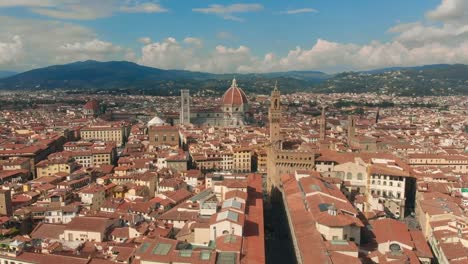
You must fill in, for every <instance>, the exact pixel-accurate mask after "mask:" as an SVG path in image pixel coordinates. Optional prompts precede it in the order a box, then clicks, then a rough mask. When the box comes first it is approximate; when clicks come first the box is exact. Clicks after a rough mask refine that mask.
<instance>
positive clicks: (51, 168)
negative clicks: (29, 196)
mask: <svg viewBox="0 0 468 264" xmlns="http://www.w3.org/2000/svg"><path fill="white" fill-rule="evenodd" d="M77 165H78V164H77V163H76V162H75V161H74V160H73V159H71V158H65V157H64V158H54V159H49V160H43V161H41V162H39V163H38V164H36V171H37V174H36V175H37V177H44V176H51V175H54V174H56V173H58V172H64V173H67V174H70V173H72V172H73V171H74V170H75V169H76V168H77V167H78V166H77Z"/></svg>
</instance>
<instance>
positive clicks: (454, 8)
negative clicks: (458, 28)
mask: <svg viewBox="0 0 468 264" xmlns="http://www.w3.org/2000/svg"><path fill="white" fill-rule="evenodd" d="M426 16H427V17H428V18H429V19H433V20H437V21H443V22H447V23H457V24H458V23H459V22H467V21H468V1H466V0H442V2H441V3H440V5H439V6H438V7H437V8H436V9H435V10H431V11H429V12H427V13H426Z"/></svg>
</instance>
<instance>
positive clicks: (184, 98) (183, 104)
mask: <svg viewBox="0 0 468 264" xmlns="http://www.w3.org/2000/svg"><path fill="white" fill-rule="evenodd" d="M179 123H180V124H181V125H188V124H190V94H189V90H180V117H179Z"/></svg>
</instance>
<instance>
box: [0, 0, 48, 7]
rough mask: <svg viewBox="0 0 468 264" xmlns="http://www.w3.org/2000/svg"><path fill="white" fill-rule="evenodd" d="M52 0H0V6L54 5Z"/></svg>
mask: <svg viewBox="0 0 468 264" xmlns="http://www.w3.org/2000/svg"><path fill="white" fill-rule="evenodd" d="M54 2H55V1H53V0H0V7H15V6H26V7H46V6H54Z"/></svg>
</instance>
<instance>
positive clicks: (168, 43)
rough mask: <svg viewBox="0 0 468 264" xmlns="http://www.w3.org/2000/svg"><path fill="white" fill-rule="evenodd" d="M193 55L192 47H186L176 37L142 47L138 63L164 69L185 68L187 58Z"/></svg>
mask: <svg viewBox="0 0 468 264" xmlns="http://www.w3.org/2000/svg"><path fill="white" fill-rule="evenodd" d="M191 57H192V49H184V48H183V47H182V46H181V45H180V43H179V42H178V41H177V40H176V39H175V38H172V37H170V38H166V39H164V40H163V41H161V42H154V43H150V44H148V45H145V46H144V47H143V48H142V49H141V58H140V59H139V60H138V63H140V64H143V65H148V66H155V67H159V68H162V69H183V68H185V67H186V64H185V63H186V60H187V58H191Z"/></svg>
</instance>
